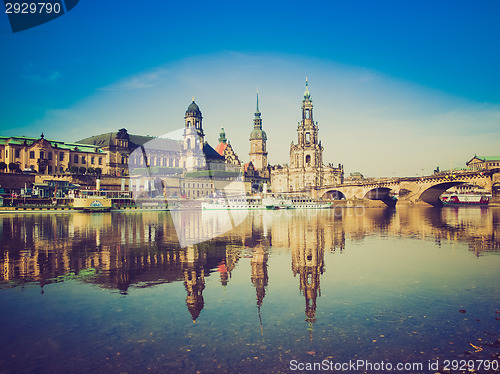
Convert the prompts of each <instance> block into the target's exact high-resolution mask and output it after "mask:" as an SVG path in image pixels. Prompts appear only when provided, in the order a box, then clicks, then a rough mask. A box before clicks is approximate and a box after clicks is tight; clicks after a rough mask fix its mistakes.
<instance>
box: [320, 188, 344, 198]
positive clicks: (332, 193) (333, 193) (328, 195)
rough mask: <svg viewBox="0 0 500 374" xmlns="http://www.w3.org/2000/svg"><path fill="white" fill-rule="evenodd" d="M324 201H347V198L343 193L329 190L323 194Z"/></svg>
mask: <svg viewBox="0 0 500 374" xmlns="http://www.w3.org/2000/svg"><path fill="white" fill-rule="evenodd" d="M323 199H328V200H345V199H346V197H345V195H344V193H343V192H342V191H339V190H328V191H326V192H325V193H324V194H323Z"/></svg>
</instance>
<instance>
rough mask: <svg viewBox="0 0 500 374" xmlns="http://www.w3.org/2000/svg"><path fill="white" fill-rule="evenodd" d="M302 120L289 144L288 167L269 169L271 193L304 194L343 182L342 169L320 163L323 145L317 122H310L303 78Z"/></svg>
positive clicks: (340, 166) (310, 115)
mask: <svg viewBox="0 0 500 374" xmlns="http://www.w3.org/2000/svg"><path fill="white" fill-rule="evenodd" d="M301 111H302V120H301V121H300V122H299V123H298V126H297V137H298V139H297V144H294V143H293V141H292V144H291V145H290V166H288V165H285V166H281V165H278V166H274V167H273V168H272V169H271V188H272V191H273V192H291V193H306V192H311V191H313V190H314V189H315V188H319V187H324V186H331V185H336V184H341V183H343V179H344V168H343V166H342V165H340V164H339V166H338V167H337V168H335V167H333V166H332V165H331V164H329V165H324V164H323V150H324V148H323V146H322V145H321V141H320V140H319V136H318V123H317V122H316V123H315V122H314V112H313V103H312V98H311V94H310V92H309V88H308V82H307V79H306V90H305V92H304V99H303V100H302V107H301Z"/></svg>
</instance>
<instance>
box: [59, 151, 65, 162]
mask: <svg viewBox="0 0 500 374" xmlns="http://www.w3.org/2000/svg"><path fill="white" fill-rule="evenodd" d="M59 161H64V152H59Z"/></svg>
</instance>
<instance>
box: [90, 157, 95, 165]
mask: <svg viewBox="0 0 500 374" xmlns="http://www.w3.org/2000/svg"><path fill="white" fill-rule="evenodd" d="M90 163H91V164H92V165H94V163H95V157H94V156H92V157H91V158H90Z"/></svg>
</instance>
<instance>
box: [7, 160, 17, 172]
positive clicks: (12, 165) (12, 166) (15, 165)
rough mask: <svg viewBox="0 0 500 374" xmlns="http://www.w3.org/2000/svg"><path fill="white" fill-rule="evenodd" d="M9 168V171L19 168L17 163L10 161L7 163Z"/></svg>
mask: <svg viewBox="0 0 500 374" xmlns="http://www.w3.org/2000/svg"><path fill="white" fill-rule="evenodd" d="M9 170H10V171H18V170H19V165H18V164H16V163H15V162H11V163H10V164H9Z"/></svg>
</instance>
